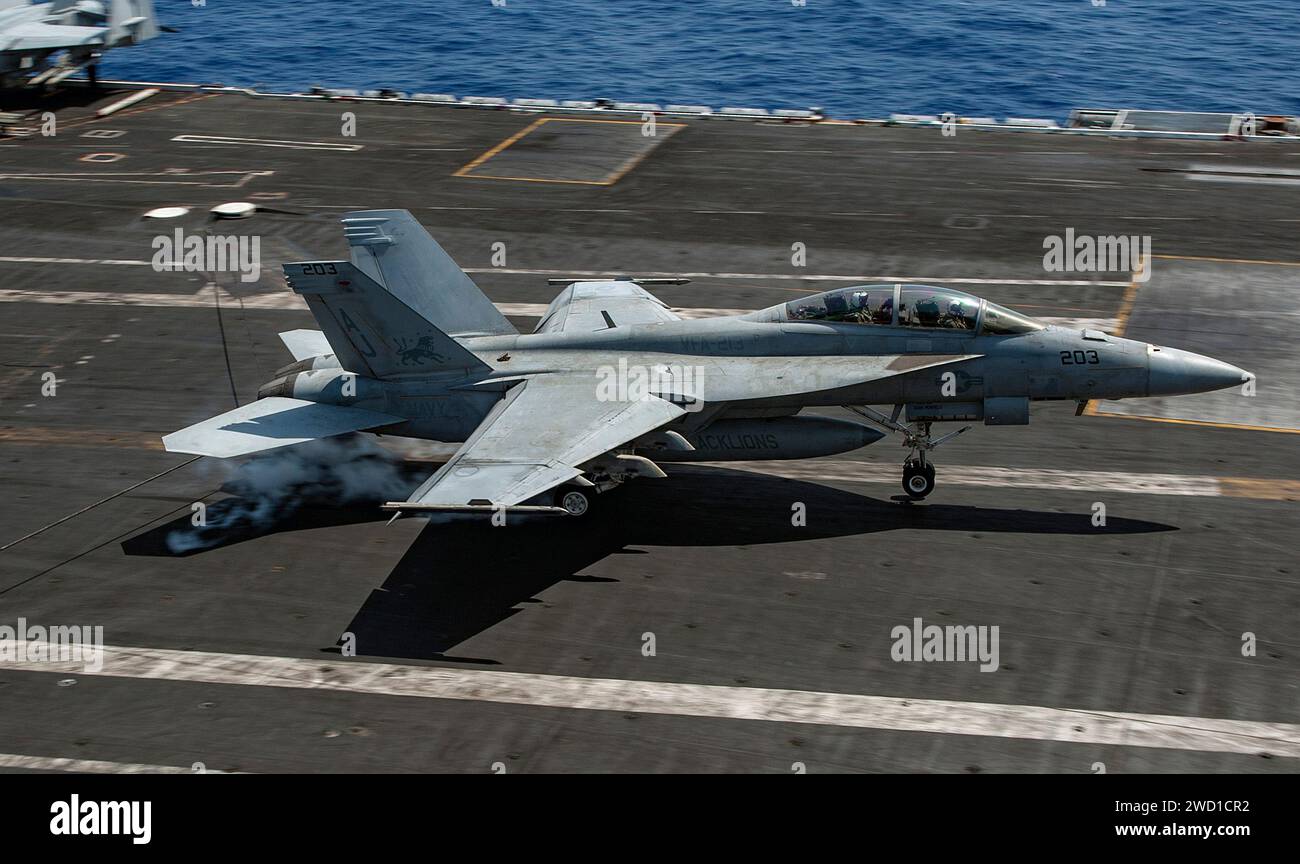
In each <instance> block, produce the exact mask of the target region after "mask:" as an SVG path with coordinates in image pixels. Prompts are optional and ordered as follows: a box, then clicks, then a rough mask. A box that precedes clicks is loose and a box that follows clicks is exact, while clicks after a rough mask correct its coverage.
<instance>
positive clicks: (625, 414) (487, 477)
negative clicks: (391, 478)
mask: <svg viewBox="0 0 1300 864" xmlns="http://www.w3.org/2000/svg"><path fill="white" fill-rule="evenodd" d="M597 381H598V378H597V376H596V375H595V374H594V373H591V372H585V373H554V374H547V375H538V376H535V377H533V378H529V379H527V380H525V381H524V382H523V383H520V384H516V385H515V386H514V387H513V388H511V389H510V390H508V391H507V392H506V395H505V397H504V398H503V399H502V400H501V401H500V402H498V403H497V405H496V406H495V407H494V408H493V410H492V411H491V412H490V413H489V414H488V416H487V417H486V418H484V420H483V422H482V423H481V424H480V425H479V427H478V429H476V430H474V434H473V435H471V436H470V438H469V440H467V441H466V442H465V444H464V446H462V447H461V448H460V450H458V451H457V452H456V455H455V456H453V457H452V459H451V461H450V462H448V463H447V464H446V465H444V466H443V467H442V468H441V469H440V470H439V471H438V472H437V473H436V474H434V475H433V476H432V477H430V478H429V479H428V480H427V481H425V483H424V484H423V485H421V486H420V488H419V489H416V490H415V492H413V493H412V494H411V497H410V499H409V500H408V501H407V502H405V505H403V504H401V503H397V502H390V503H389V504H387V505H385V506H386V507H387V508H388V509H394V510H400V509H411V510H419V509H427V510H437V509H446V510H455V509H461V508H467V507H485V506H505V507H510V506H514V505H516V504H519V503H520V502H522V501H526V500H528V499H529V498H532V497H533V496H535V495H540V494H541V493H542V492H545V491H546V490H548V489H551V488H553V487H555V486H558V485H559V484H561V483H564V482H565V481H567V480H572V479H573V478H574V477H577V476H578V475H580V474H581V473H582V471H581V470H580V469H579V468H578V467H577V466H579V465H581V464H582V463H584V462H587V461H588V460H590V459H594V458H595V457H597V456H600V455H601V454H602V453H606V452H608V451H610V450H613V449H614V448H616V447H618V446H619V445H621V444H625V443H627V442H628V441H630V440H632V439H633V438H637V437H639V436H641V435H644V434H645V433H646V432H650V431H651V430H654V429H658V428H659V427H660V426H662V425H664V424H665V423H668V422H669V421H671V420H673V419H675V418H677V417H680V416H681V415H682V414H684V413H685V409H684V408H681V407H679V406H677V405H674V404H672V403H671V402H668V401H666V400H663V399H660V398H658V397H655V396H651V397H649V398H647V399H644V400H630V401H601V400H599V399H597V398H596V394H597V390H596V387H597Z"/></svg>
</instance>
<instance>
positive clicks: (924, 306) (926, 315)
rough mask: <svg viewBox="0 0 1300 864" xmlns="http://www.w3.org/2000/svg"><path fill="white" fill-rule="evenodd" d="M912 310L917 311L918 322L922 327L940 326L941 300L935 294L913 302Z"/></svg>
mask: <svg viewBox="0 0 1300 864" xmlns="http://www.w3.org/2000/svg"><path fill="white" fill-rule="evenodd" d="M912 311H913V312H915V313H916V318H917V322H918V323H919V324H920V325H921V326H922V327H938V326H940V324H939V301H938V300H937V299H935V298H934V297H933V296H930V297H925V298H923V299H921V300H917V301H916V302H915V303H913V304H912Z"/></svg>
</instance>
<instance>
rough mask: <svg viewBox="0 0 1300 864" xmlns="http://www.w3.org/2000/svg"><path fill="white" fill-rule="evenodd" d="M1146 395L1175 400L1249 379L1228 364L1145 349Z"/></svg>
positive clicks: (1189, 354)
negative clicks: (1146, 370)
mask: <svg viewBox="0 0 1300 864" xmlns="http://www.w3.org/2000/svg"><path fill="white" fill-rule="evenodd" d="M1147 369H1148V370H1149V371H1148V376H1147V393H1148V395H1150V396H1178V395H1181V394H1185V393H1207V392H1209V391H1211V390H1222V389H1223V388H1224V387H1237V386H1239V385H1241V384H1243V383H1245V382H1246V381H1248V380H1250V379H1251V378H1252V377H1254V376H1252V375H1251V374H1250V373H1249V372H1247V371H1245V370H1244V369H1238V368H1237V367H1236V366H1233V365H1232V364H1231V363H1224V362H1223V361H1221V360H1215V359H1214V358H1213V357H1206V356H1204V355H1203V354H1193V353H1192V352H1191V351H1180V350H1178V349H1177V348H1161V347H1156V346H1154V345H1153V346H1150V347H1148V349H1147Z"/></svg>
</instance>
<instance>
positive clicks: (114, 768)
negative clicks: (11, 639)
mask: <svg viewBox="0 0 1300 864" xmlns="http://www.w3.org/2000/svg"><path fill="white" fill-rule="evenodd" d="M0 668H3V667H2V666H0ZM0 768H18V769H21V770H24V771H70V772H72V773H74V774H198V773H200V772H198V771H195V770H194V769H193V767H187V768H181V767H179V766H177V765H149V764H146V763H143V762H104V761H101V760H98V759H67V758H64V757H61V756H24V755H22V754H20V753H0ZM201 773H204V774H225V773H227V772H225V771H213V770H211V769H206V770H204V771H203V772H201Z"/></svg>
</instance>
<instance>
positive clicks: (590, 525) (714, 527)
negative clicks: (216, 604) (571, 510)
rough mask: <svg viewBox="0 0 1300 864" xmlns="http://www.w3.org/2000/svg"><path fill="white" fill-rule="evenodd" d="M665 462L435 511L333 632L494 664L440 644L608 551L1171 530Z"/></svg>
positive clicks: (301, 525)
mask: <svg viewBox="0 0 1300 864" xmlns="http://www.w3.org/2000/svg"><path fill="white" fill-rule="evenodd" d="M667 470H669V471H671V472H672V473H671V475H670V476H669V478H668V479H666V480H657V481H646V482H641V483H637V484H636V485H635V486H634V487H624V488H623V489H620V490H617V491H616V492H614V493H612V494H610V495H607V496H601V497H600V498H599V499H597V501H596V504H597V506H596V507H595V508H594V510H593V512H592V513H591V514H589V515H588V516H587V517H584V518H582V519H570V518H563V517H547V516H529V517H519V516H512V517H510V518H511V523H510V524H509V525H508V526H507V527H505V528H499V527H493V526H492V525H491V524H489V523H488V522H487V520H486V519H484V518H477V517H461V516H458V517H452V518H448V519H438V518H434V519H431V520H430V521H429V523H428V524H427V525H425V527H424V528H423V530H421V532H420V534H419V535H418V536H417V537H416V539H415V541H414V542H413V543H412V544H411V546H410V548H409V549H407V551H406V553H405V554H404V555H403V556H402V559H401V560H400V561H399V562H398V563H397V565H396V566H395V567H394V568H393V570H392V572H390V573H389V574H388V577H387V578H386V579H385V580H384V584H383V585H382V586H381V587H379V588H377V589H375V590H374V591H373V592H371V595H370V597H369V598H368V599H367V600H366V602H365V603H364V604H363V605H362V607H361V609H359V610H358V611H357V613H356V615H355V616H354V617H353V619H352V621H351V623H350V624H349V625H348V626H347V627H345V628H343V630H344V631H345V632H351V633H352V634H354V636H355V639H356V645H357V647H358V653H361V654H364V655H366V656H375V657H400V658H412V659H437V660H453V661H459V662H467V663H489V664H490V663H495V661H493V660H486V659H476V658H469V657H456V656H451V655H448V654H447V652H448V651H449V650H451V649H453V648H454V647H455V646H456V645H458V644H460V643H462V642H464V641H465V640H467V639H469V638H470V637H472V636H474V635H476V634H478V633H481V632H483V631H484V630H486V629H488V628H490V627H492V626H494V625H496V624H499V623H500V622H502V621H505V620H506V619H508V618H510V617H511V616H512V615H514V614H516V613H517V612H519V611H521V610H520V609H519V608H518V607H519V604H521V603H529V602H540V601H539V600H537V595H539V594H540V593H542V592H543V591H545V590H546V589H547V588H549V587H551V586H552V585H555V584H557V583H559V582H562V581H565V580H580V581H595V577H584V576H582V575H580V574H581V572H582V571H583V570H584V569H585V568H587V567H590V566H591V565H592V564H595V563H596V562H598V561H601V560H602V559H604V558H605V557H607V556H609V555H612V554H620V553H623V554H636V553H637V552H639V550H636V549H628V548H627V547H629V546H638V545H653V546H683V547H684V546H697V547H699V546H737V545H756V544H764V543H787V542H793V541H797V540H809V539H823V538H828V537H843V536H850V535H856V534H871V533H878V532H882V531H892V530H895V529H899V528H911V529H922V530H927V531H966V532H986V533H987V532H1011V533H1023V534H1144V533H1155V532H1162V531H1173V530H1177V529H1176V528H1175V527H1173V526H1170V525H1164V524H1161V523H1157V522H1147V521H1142V520H1136V519H1122V518H1115V517H1111V518H1110V519H1109V520H1108V521H1107V525H1106V526H1105V527H1104V528H1096V527H1093V525H1092V523H1091V513H1090V512H1080V513H1055V512H1045V511H1036V510H1021V509H995V508H987V507H973V506H968V505H955V504H941V503H930V504H924V505H908V504H899V503H896V502H894V501H890V500H881V499H877V498H871V497H867V496H864V495H858V494H855V493H853V492H846V491H844V490H841V489H836V488H833V487H830V486H822V485H819V484H817V483H810V482H806V481H801V480H790V479H785V478H779V477H771V476H767V475H763V474H757V473H751V472H748V471H738V470H733V469H726V468H716V467H705V466H692V465H672V466H667ZM940 488H941V490H942V487H940ZM940 494H942V491H940ZM795 501H800V502H803V504H804V505H805V506H806V508H807V525H806V526H804V527H796V526H794V525H792V524H791V518H790V517H791V505H792V503H793V502H795ZM213 506H217V505H213ZM209 512H211V508H209ZM384 518H386V514H383V513H380V512H378V511H377V508H376V507H375V506H374V505H373V504H367V505H365V506H359V507H347V508H338V507H334V508H325V507H322V506H306V505H304V506H302V507H300V508H299V509H297V510H296V511H295V512H294V513H293V514H292V515H290V516H288V517H287V518H284V519H283V520H281V521H278V522H276V523H274V524H273V525H262V526H260V527H254V526H252V525H246V526H243V527H242V528H236V529H233V530H232V529H226V530H224V531H223V532H222V535H221V536H220V537H219V538H216V539H215V540H214V542H213V543H212V544H211V545H208V546H205V547H204V548H202V549H183V550H181V551H174V550H173V549H172V548H171V546H169V543H168V537H169V535H170V534H171V533H172V532H175V531H178V530H189V529H190V523H189V519H188V517H183V518H180V519H177V520H175V521H174V522H171V523H168V524H165V525H162V526H160V527H157V528H154V529H152V530H151V531H148V532H145V533H144V534H141V535H138V536H137V537H134V538H131V539H130V540H127V541H126V542H124V543H123V544H122V547H123V550H124V551H125V552H126V553H127V554H129V555H166V556H172V557H183V556H186V555H192V554H198V553H200V552H202V551H206V550H207V549H212V548H217V547H219V546H229V545H232V544H234V543H240V542H244V541H245V540H250V539H253V538H254V537H259V536H266V535H269V534H277V533H282V532H286V531H296V530H301V529H305V528H320V527H322V526H331V525H346V524H355V523H359V522H373V521H377V520H379V519H384ZM173 545H174V544H173ZM601 581H606V580H601ZM326 650H332V651H338V650H339V649H338V648H337V647H336V648H333V649H326Z"/></svg>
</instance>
